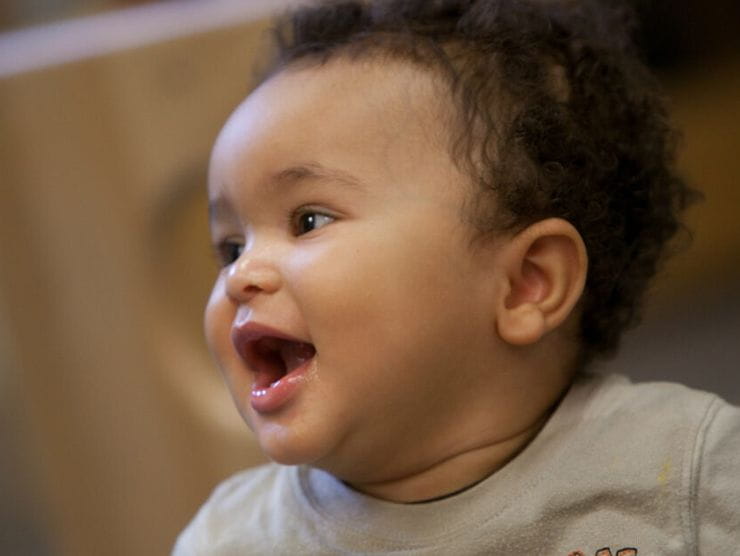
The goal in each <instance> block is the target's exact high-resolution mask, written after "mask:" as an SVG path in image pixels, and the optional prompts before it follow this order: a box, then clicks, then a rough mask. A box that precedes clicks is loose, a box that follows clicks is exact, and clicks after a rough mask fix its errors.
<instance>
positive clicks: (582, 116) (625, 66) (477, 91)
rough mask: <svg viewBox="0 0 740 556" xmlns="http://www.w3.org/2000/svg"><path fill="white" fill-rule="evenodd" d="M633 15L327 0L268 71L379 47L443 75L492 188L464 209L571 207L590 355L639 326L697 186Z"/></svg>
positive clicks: (603, 8)
mask: <svg viewBox="0 0 740 556" xmlns="http://www.w3.org/2000/svg"><path fill="white" fill-rule="evenodd" d="M634 20H635V18H634V16H633V13H632V11H631V10H630V9H629V7H628V6H627V5H625V4H624V3H619V2H616V1H611V0H577V1H576V0H376V1H362V0H357V1H352V0H349V1H333V2H323V3H320V4H318V5H315V6H309V7H303V8H300V9H298V10H296V11H294V12H292V13H290V14H288V15H287V16H285V17H283V18H282V19H281V20H279V22H278V24H277V26H276V38H277V45H278V50H277V58H276V59H275V60H274V62H273V64H272V66H271V67H270V68H269V70H268V71H270V72H278V71H281V70H282V69H284V68H286V67H289V66H291V65H295V64H297V63H301V64H306V63H307V64H322V63H325V62H327V61H328V60H330V59H332V58H334V57H337V56H350V57H352V58H366V57H369V58H376V57H379V56H383V57H391V58H394V59H398V60H402V61H406V62H409V63H412V64H416V65H418V66H421V67H423V68H424V69H426V70H428V71H433V72H436V73H437V74H438V75H439V76H441V78H442V79H443V80H444V82H446V83H447V84H448V85H449V90H450V95H451V103H452V105H453V111H454V113H455V120H456V125H455V126H454V128H455V129H453V130H451V137H450V139H451V142H450V148H451V150H450V153H451V155H452V158H453V160H454V161H455V162H456V163H458V164H460V165H462V166H461V167H464V168H465V169H466V171H468V172H469V173H470V175H471V177H472V178H473V181H474V183H477V184H479V185H480V188H479V192H480V194H479V195H476V199H477V202H476V203H473V204H474V207H473V208H472V210H470V211H468V212H470V215H469V216H470V217H471V218H472V219H473V223H474V225H475V226H476V227H477V229H479V230H480V232H481V233H482V234H490V233H495V232H501V231H506V230H509V231H517V230H519V229H523V228H524V227H526V226H527V225H529V224H531V223H533V222H536V221H538V220H540V219H543V218H547V217H560V218H563V219H565V220H567V221H569V222H570V223H571V224H573V225H574V226H575V227H576V229H577V230H578V231H579V232H580V234H581V235H582V237H583V240H584V242H585V244H586V248H587V251H588V255H589V273H588V278H587V283H586V290H585V292H584V295H583V298H582V299H581V327H580V334H581V345H582V358H583V361H584V362H585V361H586V360H589V359H591V358H593V357H594V356H597V355H610V354H611V353H613V352H614V351H615V350H616V347H617V345H618V343H619V338H620V335H621V333H622V331H623V330H624V329H625V328H626V327H627V326H629V325H631V324H634V323H635V322H636V321H637V319H638V316H639V308H640V305H641V300H642V298H643V296H644V292H645V290H646V288H647V285H648V282H649V279H650V278H651V277H652V276H653V275H654V274H655V271H656V268H657V265H658V263H659V262H660V260H661V259H662V258H663V256H664V255H665V252H666V250H667V248H666V245H667V242H668V240H669V239H670V238H671V237H672V236H673V235H674V234H675V233H676V232H677V230H678V229H679V228H680V227H681V225H680V221H679V219H678V216H679V214H680V212H681V211H682V210H683V209H684V208H685V207H686V206H687V205H688V203H689V202H690V201H691V200H692V199H693V197H694V196H695V194H694V192H693V190H691V189H690V188H689V187H688V186H687V185H686V184H685V183H684V181H683V180H682V179H681V178H680V177H679V176H678V175H677V174H676V172H675V169H674V151H675V142H676V141H675V133H674V132H673V130H672V129H671V127H670V125H669V123H668V117H667V113H666V109H665V107H664V104H663V101H662V99H661V97H660V95H659V94H658V92H657V87H656V84H655V82H654V79H653V78H652V77H651V75H650V74H649V72H648V71H647V70H646V68H645V67H644V66H643V64H642V63H641V62H640V61H639V58H638V56H637V54H636V48H635V47H634V45H633V44H632V41H631V39H630V35H631V32H632V30H633V27H634ZM488 197H490V198H491V199H492V200H493V201H494V202H493V203H491V202H488V199H487V198H488Z"/></svg>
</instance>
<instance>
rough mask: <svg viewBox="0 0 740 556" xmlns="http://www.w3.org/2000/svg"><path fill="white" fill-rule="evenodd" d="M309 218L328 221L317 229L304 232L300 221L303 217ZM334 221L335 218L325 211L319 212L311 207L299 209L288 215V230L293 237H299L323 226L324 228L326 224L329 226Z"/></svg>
mask: <svg viewBox="0 0 740 556" xmlns="http://www.w3.org/2000/svg"><path fill="white" fill-rule="evenodd" d="M309 216H313V217H318V218H319V219H328V221H327V222H324V223H323V224H322V225H320V226H318V227H315V228H312V229H311V230H305V231H304V230H302V228H301V223H302V222H301V219H302V218H304V217H309ZM334 220H336V217H335V216H333V215H331V214H328V213H327V212H325V211H322V210H319V209H316V208H313V207H301V208H299V209H298V210H296V211H293V213H291V215H290V230H291V232H292V233H293V235H294V236H295V237H299V236H302V235H305V234H308V233H310V232H312V231H314V230H317V229H320V228H323V227H324V226H326V225H327V224H330V223H331V222H333V221H334Z"/></svg>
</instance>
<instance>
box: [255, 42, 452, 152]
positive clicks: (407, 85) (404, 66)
mask: <svg viewBox="0 0 740 556" xmlns="http://www.w3.org/2000/svg"><path fill="white" fill-rule="evenodd" d="M271 81H275V82H277V83H279V84H280V85H283V84H284V85H285V86H287V87H293V88H295V90H296V91H297V92H298V96H301V95H302V94H303V93H305V95H304V96H305V97H306V98H310V99H311V102H317V99H318V98H319V95H315V94H311V93H314V92H317V91H319V92H323V94H325V95H326V96H325V97H324V101H325V102H321V101H318V102H317V109H324V110H331V109H332V107H336V106H337V105H338V104H339V103H344V104H345V105H347V104H348V107H349V108H350V109H352V110H353V111H356V112H358V113H363V114H371V115H372V117H377V118H382V120H383V124H384V125H386V126H388V127H389V128H394V127H395V132H396V133H412V132H421V133H423V134H424V135H425V136H426V137H428V138H429V137H432V136H434V135H439V136H446V133H445V131H446V129H447V128H448V127H449V126H448V124H449V120H450V118H451V112H452V111H451V105H452V102H451V96H450V94H449V89H448V87H447V85H446V83H444V82H443V80H442V79H441V78H440V77H439V76H438V75H437V74H436V73H435V72H433V71H431V70H429V69H424V68H422V67H420V66H418V65H415V64H412V63H410V62H407V61H402V60H399V59H395V58H388V57H385V58H384V57H380V56H378V57H372V56H369V55H368V56H367V57H361V58H349V57H348V56H341V55H338V56H336V57H335V58H332V59H331V60H329V61H328V62H325V63H321V64H319V63H317V62H312V61H311V60H301V61H299V62H295V63H293V64H292V65H289V66H288V67H286V68H284V69H283V70H281V71H280V72H279V73H277V74H276V75H274V76H273V77H272V78H271V79H269V80H268V81H267V82H266V83H265V84H263V86H269V85H270V82H271Z"/></svg>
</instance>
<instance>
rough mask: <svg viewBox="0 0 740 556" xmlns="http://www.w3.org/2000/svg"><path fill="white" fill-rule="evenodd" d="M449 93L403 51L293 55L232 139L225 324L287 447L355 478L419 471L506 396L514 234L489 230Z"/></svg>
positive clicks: (226, 181)
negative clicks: (482, 250)
mask: <svg viewBox="0 0 740 556" xmlns="http://www.w3.org/2000/svg"><path fill="white" fill-rule="evenodd" d="M435 94H437V93H435V90H434V87H433V85H432V83H431V80H430V79H429V78H427V77H426V76H425V75H424V74H421V73H419V72H418V71H416V70H413V69H411V68H407V67H404V66H401V65H398V66H397V65H393V64H391V65H386V66H380V65H375V64H368V63H363V64H359V63H351V62H345V61H333V62H331V63H329V64H328V65H326V66H324V67H323V68H316V69H299V70H289V71H285V72H283V73H281V74H279V75H277V76H276V77H274V78H272V79H271V80H269V81H268V82H267V83H265V84H264V85H262V86H261V87H260V88H259V89H258V90H257V91H256V92H254V93H253V94H252V95H251V96H250V97H249V98H248V99H247V100H246V101H245V102H244V103H243V104H242V105H241V106H240V107H239V108H238V109H237V110H236V112H235V113H234V114H233V115H232V117H231V118H230V120H229V121H228V123H227V124H226V126H225V127H224V129H223V131H222V132H221V135H220V137H219V139H218V141H217V143H216V146H215V148H214V152H213V157H212V164H211V171H210V177H209V197H210V202H211V217H212V222H211V229H212V236H213V242H214V245H215V246H216V247H217V249H218V252H219V253H220V256H221V258H222V263H223V265H224V266H223V268H222V270H221V272H220V274H219V276H218V279H217V280H216V283H215V286H214V288H213V293H212V295H211V298H210V301H209V303H208V307H207V310H206V320H205V322H206V333H207V339H208V342H209V345H210V348H211V350H212V352H213V354H214V355H215V358H216V359H217V362H218V364H219V366H220V368H221V369H222V371H223V373H224V375H225V378H226V381H227V384H228V386H229V389H230V391H231V394H232V396H233V399H234V402H235V404H236V406H237V408H238V410H239V412H240V413H241V415H242V417H243V418H244V419H245V420H246V422H247V423H248V424H249V426H250V427H251V429H252V430H253V431H254V432H255V434H256V436H257V439H258V441H259V443H260V445H261V447H262V448H263V450H264V451H265V452H266V454H267V455H268V456H270V457H271V458H273V459H274V460H276V461H278V462H281V463H289V464H294V463H311V464H313V465H316V466H318V467H322V468H324V469H327V470H329V471H330V472H333V473H335V474H336V475H338V476H340V477H342V478H344V479H346V480H349V481H353V480H357V481H361V480H371V479H373V478H374V477H376V476H380V475H384V474H385V475H386V476H387V475H388V474H393V473H404V472H408V471H409V470H412V469H413V468H415V467H420V466H423V465H425V461H428V460H429V459H430V458H433V457H436V456H435V454H438V453H440V452H441V451H444V450H450V449H454V444H455V443H459V442H460V441H461V440H460V436H461V432H460V427H459V425H460V421H461V420H464V419H465V416H466V414H467V412H470V411H477V410H478V409H479V408H480V407H481V404H487V405H488V406H490V404H491V403H492V402H493V403H496V401H495V400H491V399H488V398H487V397H488V396H489V395H490V389H489V390H485V389H482V388H480V384H481V374H483V373H488V372H491V371H490V369H491V367H493V366H495V361H491V360H490V350H489V346H490V343H491V337H492V335H493V334H494V332H493V331H494V324H493V317H492V315H491V314H490V312H489V311H488V310H487V309H488V305H487V303H488V300H489V299H490V298H491V296H492V289H494V288H496V287H497V286H496V283H497V282H496V280H493V279H491V276H490V269H491V268H492V267H494V266H495V256H496V255H495V253H496V251H495V249H493V250H489V251H487V256H486V257H483V256H480V255H479V254H476V253H475V252H474V248H473V247H472V246H471V242H470V239H471V237H472V231H471V230H470V229H469V225H468V224H465V223H464V222H463V219H462V218H461V215H462V213H463V208H462V206H463V203H464V201H465V200H466V199H467V198H468V196H469V193H470V185H469V182H468V180H466V178H465V177H464V176H463V175H461V173H460V172H459V170H457V169H456V167H455V165H454V164H453V163H452V162H451V161H450V158H449V155H448V154H447V149H446V143H445V141H446V137H445V136H444V134H443V133H442V131H441V128H442V127H443V126H442V125H441V123H440V118H439V114H437V112H436V110H435V109H434V108H432V106H434V103H433V100H434V98H435ZM484 390H485V391H484ZM483 396H486V399H481V398H482V397H483Z"/></svg>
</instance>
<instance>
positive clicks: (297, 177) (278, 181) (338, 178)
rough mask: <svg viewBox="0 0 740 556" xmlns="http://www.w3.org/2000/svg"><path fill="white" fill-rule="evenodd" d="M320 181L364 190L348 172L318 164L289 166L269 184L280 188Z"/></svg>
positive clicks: (308, 163)
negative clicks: (304, 182)
mask: <svg viewBox="0 0 740 556" xmlns="http://www.w3.org/2000/svg"><path fill="white" fill-rule="evenodd" d="M309 180H322V181H331V182H336V183H339V184H342V185H346V186H348V187H351V188H353V189H366V188H367V186H366V184H365V183H364V182H363V181H362V180H360V179H359V178H357V177H356V176H353V175H352V174H350V173H349V172H346V171H344V170H341V169H339V168H328V167H326V166H324V165H322V164H320V163H318V162H307V163H303V164H297V165H294V166H290V167H288V168H285V169H284V170H281V171H279V172H277V173H276V174H275V175H274V176H273V177H272V179H271V180H270V183H272V184H275V185H277V186H278V187H281V186H291V185H297V184H298V183H300V182H303V181H309Z"/></svg>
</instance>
